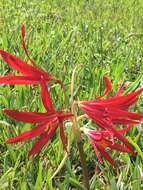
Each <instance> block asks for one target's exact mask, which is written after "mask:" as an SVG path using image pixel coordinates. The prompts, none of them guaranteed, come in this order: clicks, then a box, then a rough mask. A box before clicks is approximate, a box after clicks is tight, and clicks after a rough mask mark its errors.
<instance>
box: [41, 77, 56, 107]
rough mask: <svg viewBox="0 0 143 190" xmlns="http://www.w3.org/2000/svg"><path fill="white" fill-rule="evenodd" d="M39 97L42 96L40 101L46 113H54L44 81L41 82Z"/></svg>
mask: <svg viewBox="0 0 143 190" xmlns="http://www.w3.org/2000/svg"><path fill="white" fill-rule="evenodd" d="M41 96H42V101H43V104H44V107H45V108H46V110H47V111H54V107H53V104H52V101H51V98H50V94H49V92H48V89H47V86H46V83H45V82H44V81H42V82H41Z"/></svg>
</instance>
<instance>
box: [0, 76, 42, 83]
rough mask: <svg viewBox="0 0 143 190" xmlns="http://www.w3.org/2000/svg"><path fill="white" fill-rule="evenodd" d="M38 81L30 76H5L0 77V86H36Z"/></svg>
mask: <svg viewBox="0 0 143 190" xmlns="http://www.w3.org/2000/svg"><path fill="white" fill-rule="evenodd" d="M38 83H39V81H38V80H36V79H35V78H34V77H31V76H26V77H25V76H5V77H0V84H38Z"/></svg>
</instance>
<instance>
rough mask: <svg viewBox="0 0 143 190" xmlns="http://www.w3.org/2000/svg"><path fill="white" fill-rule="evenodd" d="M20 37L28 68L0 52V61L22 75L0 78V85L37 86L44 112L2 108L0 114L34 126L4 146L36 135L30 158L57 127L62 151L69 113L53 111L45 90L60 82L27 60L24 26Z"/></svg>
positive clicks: (12, 57)
mask: <svg viewBox="0 0 143 190" xmlns="http://www.w3.org/2000/svg"><path fill="white" fill-rule="evenodd" d="M21 34H22V47H23V49H24V50H25V53H26V55H27V57H28V58H29V60H30V61H31V63H32V64H33V66H32V65H29V64H27V63H26V62H24V61H22V60H20V59H19V58H18V57H16V56H13V55H11V54H10V53H8V52H6V51H4V50H0V55H1V56H2V58H3V60H4V61H5V62H6V63H8V64H9V65H10V67H11V68H13V69H15V70H17V71H18V72H20V73H21V74H22V76H13V75H9V76H4V77H0V84H17V85H18V84H21V85H22V84H26V85H28V84H39V85H40V86H41V98H42V102H43V105H44V107H45V109H46V112H45V113H37V112H20V111H16V110H10V109H5V110H4V113H6V114H7V115H8V116H10V117H11V118H13V119H15V120H17V121H22V122H27V123H33V124H35V125H36V127H35V128H33V129H31V130H30V131H27V132H25V133H22V134H20V135H19V136H17V137H14V138H9V139H8V140H6V143H16V142H22V141H26V140H29V139H32V138H34V137H36V136H40V137H39V140H38V141H37V142H36V143H35V145H34V146H33V148H32V149H31V150H30V152H29V156H34V155H35V154H36V153H38V152H39V151H40V149H41V148H42V147H43V146H44V145H45V144H47V143H48V142H49V140H50V139H52V137H53V136H54V135H55V132H56V130H57V128H58V127H59V128H60V137H61V140H62V143H63V146H64V148H65V150H66V146H67V143H66V138H65V134H64V123H63V122H64V120H65V119H69V118H72V114H70V113H69V114H65V113H64V112H63V111H61V110H60V111H55V109H54V106H53V103H52V101H51V98H50V94H49V91H48V89H47V83H49V82H51V81H52V80H54V81H56V82H58V83H60V84H61V85H62V82H61V81H59V80H56V79H55V77H53V76H51V75H50V74H49V73H47V72H45V71H44V70H42V69H40V68H38V67H37V66H36V64H35V62H34V61H33V59H31V58H30V56H29V54H28V50H27V49H26V46H25V42H24V37H25V30H24V26H23V25H22V27H21Z"/></svg>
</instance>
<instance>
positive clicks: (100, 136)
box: [84, 126, 135, 167]
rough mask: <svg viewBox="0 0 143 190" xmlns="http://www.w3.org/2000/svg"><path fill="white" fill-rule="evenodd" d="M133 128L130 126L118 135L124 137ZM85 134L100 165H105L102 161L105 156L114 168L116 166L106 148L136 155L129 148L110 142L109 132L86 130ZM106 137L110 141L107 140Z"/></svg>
mask: <svg viewBox="0 0 143 190" xmlns="http://www.w3.org/2000/svg"><path fill="white" fill-rule="evenodd" d="M131 127H132V126H128V127H126V128H124V129H121V130H119V131H118V133H120V134H122V135H123V134H124V133H125V132H126V131H128V130H129V129H130V128H131ZM84 133H85V134H86V135H87V136H88V138H89V140H90V142H91V144H92V146H93V148H94V151H95V154H96V156H97V158H98V159H99V161H100V163H103V160H102V156H103V157H104V158H105V159H106V160H107V161H108V162H109V163H110V164H111V165H112V166H114V167H115V166H116V164H115V161H114V160H113V159H112V158H111V156H110V155H109V153H108V152H107V151H106V148H110V149H111V150H117V151H120V152H126V153H129V154H131V155H133V156H135V153H134V152H133V151H131V150H130V149H129V148H128V147H126V146H123V145H121V144H118V143H114V144H113V142H112V141H111V140H109V137H110V135H109V133H108V131H95V130H91V129H87V128H84ZM106 137H107V138H108V139H106Z"/></svg>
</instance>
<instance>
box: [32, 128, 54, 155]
mask: <svg viewBox="0 0 143 190" xmlns="http://www.w3.org/2000/svg"><path fill="white" fill-rule="evenodd" d="M56 129H57V126H56V127H52V128H51V129H50V130H48V131H47V132H45V133H44V134H42V135H41V137H40V139H39V140H38V141H37V142H36V143H35V144H34V146H33V147H32V149H31V150H30V152H29V157H32V156H34V155H35V154H37V153H38V152H39V151H40V150H41V149H42V148H43V146H45V145H46V144H47V143H48V142H49V140H50V139H51V138H52V137H53V136H54V135H55V132H56Z"/></svg>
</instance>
